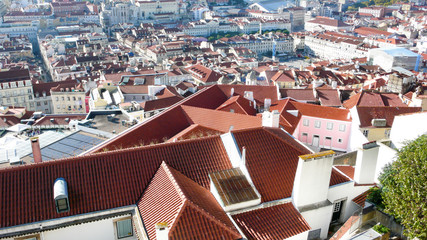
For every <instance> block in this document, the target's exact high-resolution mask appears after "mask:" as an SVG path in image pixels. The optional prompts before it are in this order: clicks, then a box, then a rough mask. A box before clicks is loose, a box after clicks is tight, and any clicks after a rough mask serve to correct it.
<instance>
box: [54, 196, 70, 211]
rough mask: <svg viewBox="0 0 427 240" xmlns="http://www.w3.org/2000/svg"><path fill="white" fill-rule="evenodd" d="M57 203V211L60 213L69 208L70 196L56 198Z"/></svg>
mask: <svg viewBox="0 0 427 240" xmlns="http://www.w3.org/2000/svg"><path fill="white" fill-rule="evenodd" d="M55 205H56V211H58V213H61V212H66V211H68V210H69V207H68V198H61V199H58V200H55Z"/></svg>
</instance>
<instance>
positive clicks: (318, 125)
mask: <svg viewBox="0 0 427 240" xmlns="http://www.w3.org/2000/svg"><path fill="white" fill-rule="evenodd" d="M321 125H322V124H321V123H320V121H314V127H315V128H320V126H321Z"/></svg>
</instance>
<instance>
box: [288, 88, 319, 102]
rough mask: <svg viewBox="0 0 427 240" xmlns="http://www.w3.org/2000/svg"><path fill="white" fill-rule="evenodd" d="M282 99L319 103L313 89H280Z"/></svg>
mask: <svg viewBox="0 0 427 240" xmlns="http://www.w3.org/2000/svg"><path fill="white" fill-rule="evenodd" d="M280 93H281V95H282V98H293V99H295V100H297V101H302V102H317V101H318V100H317V98H315V97H314V94H313V90H311V89H280Z"/></svg>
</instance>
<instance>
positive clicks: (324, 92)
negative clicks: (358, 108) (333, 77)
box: [316, 89, 341, 107]
mask: <svg viewBox="0 0 427 240" xmlns="http://www.w3.org/2000/svg"><path fill="white" fill-rule="evenodd" d="M316 92H317V96H318V98H319V100H320V104H321V105H322V106H326V107H340V106H341V100H340V97H339V95H338V91H337V90H336V89H316Z"/></svg>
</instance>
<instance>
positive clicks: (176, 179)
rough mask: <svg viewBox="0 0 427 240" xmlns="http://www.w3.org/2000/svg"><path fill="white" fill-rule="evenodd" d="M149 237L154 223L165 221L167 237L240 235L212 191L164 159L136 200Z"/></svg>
mask: <svg viewBox="0 0 427 240" xmlns="http://www.w3.org/2000/svg"><path fill="white" fill-rule="evenodd" d="M138 209H139V212H140V214H141V218H142V219H143V221H144V226H145V228H146V229H147V233H148V236H149V238H150V239H155V238H156V229H155V224H157V223H161V222H166V223H168V226H169V239H187V238H188V237H189V236H191V238H195V239H212V240H216V239H239V238H241V236H240V234H239V233H238V231H237V229H236V228H235V227H234V225H233V223H232V222H231V220H230V219H229V218H228V216H227V214H226V213H225V212H224V210H223V209H222V207H221V206H220V205H219V203H218V202H217V201H216V199H215V197H214V196H213V195H212V193H211V192H210V191H209V190H208V189H206V188H204V187H202V186H200V185H199V184H197V183H196V182H194V181H193V180H191V179H190V178H188V177H186V176H184V175H183V174H182V173H180V172H179V171H177V170H175V169H173V168H171V167H169V166H168V165H167V164H166V163H165V162H163V163H162V164H161V166H160V168H159V169H158V170H157V173H156V174H155V175H154V177H153V179H152V180H151V182H150V185H148V187H147V189H146V190H145V192H144V195H143V196H142V198H141V199H140V200H139V202H138Z"/></svg>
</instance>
